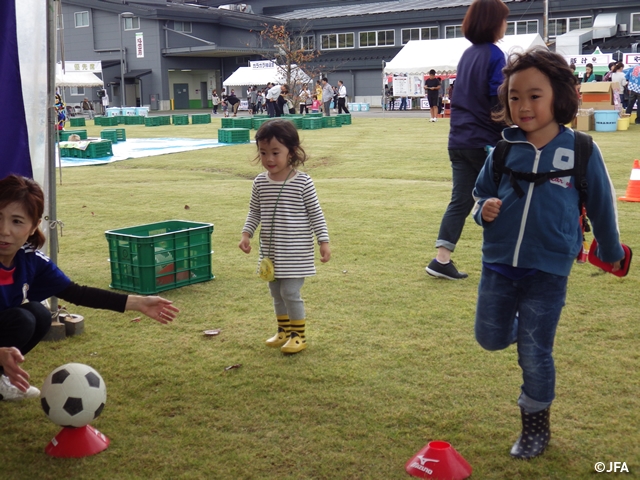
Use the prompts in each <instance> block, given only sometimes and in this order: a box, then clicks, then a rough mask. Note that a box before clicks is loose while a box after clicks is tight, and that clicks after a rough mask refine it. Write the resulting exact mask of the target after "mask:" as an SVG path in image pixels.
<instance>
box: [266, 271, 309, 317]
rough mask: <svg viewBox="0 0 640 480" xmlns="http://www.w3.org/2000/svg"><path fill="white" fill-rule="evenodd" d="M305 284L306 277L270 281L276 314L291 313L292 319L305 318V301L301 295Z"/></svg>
mask: <svg viewBox="0 0 640 480" xmlns="http://www.w3.org/2000/svg"><path fill="white" fill-rule="evenodd" d="M303 284H304V277H302V278H282V279H280V280H275V281H273V282H269V290H270V291H271V296H272V297H273V307H274V309H275V311H276V315H289V319H290V320H304V318H305V317H304V302H303V301H302V297H301V296H300V290H301V289H302V285H303Z"/></svg>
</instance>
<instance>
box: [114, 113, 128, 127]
mask: <svg viewBox="0 0 640 480" xmlns="http://www.w3.org/2000/svg"><path fill="white" fill-rule="evenodd" d="M114 118H116V120H117V121H118V125H124V124H125V123H124V122H125V120H124V119H125V118H127V117H126V116H124V115H116V116H115V117H114Z"/></svg>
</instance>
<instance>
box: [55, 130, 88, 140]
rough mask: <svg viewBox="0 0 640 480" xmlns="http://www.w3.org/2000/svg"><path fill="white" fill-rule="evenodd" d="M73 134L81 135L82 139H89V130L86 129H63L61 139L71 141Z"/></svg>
mask: <svg viewBox="0 0 640 480" xmlns="http://www.w3.org/2000/svg"><path fill="white" fill-rule="evenodd" d="M71 135H78V136H79V137H80V140H86V139H87V131H86V130H62V131H61V132H60V141H61V142H68V141H69V137H70V136H71Z"/></svg>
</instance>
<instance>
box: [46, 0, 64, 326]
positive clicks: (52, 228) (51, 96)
mask: <svg viewBox="0 0 640 480" xmlns="http://www.w3.org/2000/svg"><path fill="white" fill-rule="evenodd" d="M59 5H60V3H59V1H58V0H48V2H47V51H48V59H47V92H48V105H47V120H48V122H47V128H48V132H47V142H48V144H47V148H46V152H47V153H46V155H47V158H46V160H45V177H44V178H45V192H47V195H48V199H49V202H48V205H47V208H46V210H45V217H44V220H45V222H46V230H47V233H48V241H49V242H48V243H49V258H51V261H52V262H53V263H57V260H58V230H57V221H56V136H57V128H56V111H55V108H54V105H55V89H56V85H55V83H56V82H55V78H56V70H55V67H56V21H57V13H58V7H59ZM51 313H52V314H55V315H57V313H58V299H57V298H56V297H51Z"/></svg>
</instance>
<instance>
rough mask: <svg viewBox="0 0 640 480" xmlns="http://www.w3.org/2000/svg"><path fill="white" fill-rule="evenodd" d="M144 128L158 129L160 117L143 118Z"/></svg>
mask: <svg viewBox="0 0 640 480" xmlns="http://www.w3.org/2000/svg"><path fill="white" fill-rule="evenodd" d="M144 126H145V127H158V126H160V117H144Z"/></svg>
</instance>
